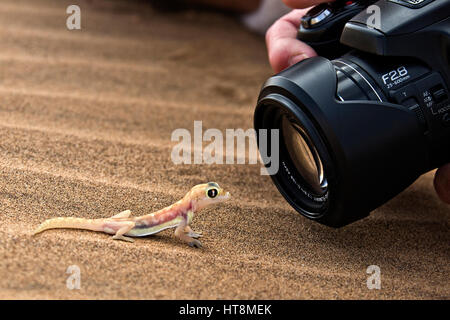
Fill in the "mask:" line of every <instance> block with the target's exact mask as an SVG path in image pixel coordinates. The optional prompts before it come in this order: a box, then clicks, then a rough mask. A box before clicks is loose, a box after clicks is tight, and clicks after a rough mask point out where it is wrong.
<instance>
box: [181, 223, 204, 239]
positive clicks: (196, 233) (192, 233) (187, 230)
mask: <svg viewBox="0 0 450 320" xmlns="http://www.w3.org/2000/svg"><path fill="white" fill-rule="evenodd" d="M184 232H185V233H186V234H187V235H188V236H189V237H192V238H195V239H197V238H200V237H202V233H201V232H200V231H194V230H192V229H191V227H190V226H188V225H187V226H186V227H184Z"/></svg>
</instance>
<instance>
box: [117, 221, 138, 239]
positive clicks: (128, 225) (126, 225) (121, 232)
mask: <svg viewBox="0 0 450 320" xmlns="http://www.w3.org/2000/svg"><path fill="white" fill-rule="evenodd" d="M134 226H135V223H134V222H124V223H123V227H121V228H120V229H119V230H117V232H116V234H115V235H113V237H112V238H113V239H114V240H123V241H128V242H134V239H133V238H130V237H125V236H124V234H125V233H127V232H128V231H130V230H131V229H133V228H134Z"/></svg>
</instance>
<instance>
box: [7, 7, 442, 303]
mask: <svg viewBox="0 0 450 320" xmlns="http://www.w3.org/2000/svg"><path fill="white" fill-rule="evenodd" d="M72 3H73V1H61V0H39V1H33V0H21V1H17V0H2V1H1V3H0V38H1V42H0V96H1V99H0V134H1V143H0V204H1V214H0V298H3V299H5V298H25V299H35V298H44V299H47V298H58V299H59V298H62V299H86V298H88V299H106V298H113V299H116V298H118V299H122V298H133V299H159V298H166V299H175V298H178V299H182V298H189V299H197V298H201V299H234V298H241V299H247V298H249V299H253V298H258V299H271V298H275V299H276V298H281V299H297V298H300V299H305V298H307V299H309V298H314V299H318V298H327V299H328V298H332V299H335V298H336V299H343V298H351V299H359V298H363V299H366V298H368V299H378V298H383V299H385V298H388V299H391V298H395V299H398V298H401V299H403V298H414V299H416V298H418V299H423V298H432V299H435V298H444V299H448V298H450V282H449V280H448V275H449V272H450V267H449V266H450V233H449V222H450V207H449V206H446V205H444V204H442V203H440V202H439V201H438V199H437V197H436V196H435V194H434V193H433V190H432V173H429V174H427V175H424V176H423V177H421V178H420V179H419V180H418V181H417V182H416V183H415V184H414V185H413V186H411V187H410V188H409V189H407V190H406V191H405V192H403V193H402V194H401V195H399V196H398V197H397V198H395V199H394V200H392V201H390V202H389V203H388V204H386V205H385V206H383V207H381V208H380V209H378V210H376V211H375V212H373V213H372V215H371V216H370V217H369V218H366V219H365V220H362V221H359V222H357V223H355V224H352V225H350V226H348V227H345V228H343V229H339V230H334V229H329V228H327V227H324V226H321V225H319V224H317V223H313V222H311V221H309V220H306V219H304V218H303V217H301V216H300V215H299V214H297V213H296V212H294V210H292V209H291V208H290V207H289V206H288V205H287V203H286V202H285V201H284V200H283V198H282V197H281V196H280V195H279V194H278V192H277V191H276V189H275V187H274V186H273V185H272V183H271V181H270V179H269V178H268V177H264V176H260V175H259V169H260V167H259V165H210V166H208V165H203V166H201V165H180V166H176V165H174V164H173V163H172V162H171V160H170V152H171V148H172V146H173V145H174V144H173V143H172V142H171V141H170V137H171V133H172V131H173V130H174V129H176V128H188V129H190V130H192V128H193V121H194V120H202V121H203V127H204V128H205V129H206V128H219V129H221V130H224V129H225V128H250V127H251V126H252V114H253V107H254V103H255V100H256V97H257V94H258V92H259V88H260V85H261V84H262V82H263V81H264V80H265V79H266V78H267V77H268V76H269V75H270V73H271V71H270V69H269V66H268V63H267V61H266V53H265V47H264V42H263V39H260V38H259V37H257V36H255V35H252V34H249V33H248V32H246V31H245V30H244V29H243V28H241V27H240V26H239V25H238V24H237V23H236V22H234V21H233V20H232V19H230V18H227V17H223V16H220V15H214V14H206V13H196V12H187V13H178V14H171V15H169V14H160V13H155V12H154V11H152V10H151V9H150V8H149V6H148V5H146V4H145V3H142V2H134V1H125V0H123V1H119V0H116V1H105V0H96V1H79V2H78V3H80V6H81V9H82V28H83V29H82V30H81V31H68V30H67V29H66V27H65V20H66V17H67V14H66V13H65V10H66V7H67V6H68V5H69V4H72ZM210 180H215V181H217V182H219V183H220V184H221V185H222V186H223V187H225V188H226V189H228V190H229V191H230V192H231V194H232V195H233V196H234V198H233V201H231V202H229V203H227V204H225V205H223V206H218V207H215V208H212V209H208V210H206V211H204V212H201V213H199V215H198V216H197V217H196V219H195V221H194V224H193V227H194V229H198V230H201V231H203V232H204V234H205V237H204V238H203V240H202V241H203V244H204V248H203V249H201V250H198V249H193V248H189V247H187V246H186V245H185V244H183V243H180V242H179V241H178V240H177V239H175V237H174V236H173V233H172V231H164V232H163V233H161V234H159V235H157V236H153V237H149V238H144V239H138V240H137V241H136V242H135V243H134V244H130V243H125V242H120V241H113V240H111V238H110V236H108V235H105V234H100V233H94V232H88V231H76V230H51V231H48V232H46V233H43V234H41V235H39V236H37V237H32V236H31V232H32V230H33V229H34V228H35V227H36V226H37V225H38V224H39V223H40V222H42V221H43V220H45V219H47V218H51V217H56V216H76V217H89V218H100V217H108V216H112V215H113V214H115V213H118V212H119V211H121V210H125V209H131V210H132V211H133V212H134V214H135V215H141V214H145V213H149V212H151V211H153V210H157V209H160V208H162V207H164V206H166V205H169V204H171V203H173V202H174V201H176V200H178V199H179V198H180V197H181V196H183V195H184V193H185V192H186V191H187V190H188V189H189V188H190V187H191V186H193V185H195V184H197V183H202V182H206V181H210ZM70 265H78V266H79V267H80V269H81V289H80V290H68V289H67V288H66V279H67V277H68V274H66V269H67V267H68V266H70ZM369 265H378V266H379V267H380V268H381V276H382V288H381V290H368V289H367V286H366V279H367V277H368V275H367V274H366V268H367V267H368V266H369Z"/></svg>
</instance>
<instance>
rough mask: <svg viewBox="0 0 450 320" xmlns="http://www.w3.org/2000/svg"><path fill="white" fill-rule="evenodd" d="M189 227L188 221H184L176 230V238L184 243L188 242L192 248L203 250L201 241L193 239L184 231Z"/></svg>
mask: <svg viewBox="0 0 450 320" xmlns="http://www.w3.org/2000/svg"><path fill="white" fill-rule="evenodd" d="M186 226H187V223H186V221H183V222H182V223H181V224H180V225H179V226H178V227H177V228H176V229H175V236H176V237H177V238H179V239H181V240H183V241H184V242H186V243H187V244H188V245H189V246H190V247H197V248H201V247H202V243H201V242H200V241H198V240H197V239H194V238H191V237H190V236H188V235H187V234H186V233H185V232H184V230H185V228H186Z"/></svg>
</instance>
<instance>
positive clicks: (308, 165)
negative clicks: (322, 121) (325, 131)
mask: <svg viewBox="0 0 450 320" xmlns="http://www.w3.org/2000/svg"><path fill="white" fill-rule="evenodd" d="M281 131H282V137H283V141H284V143H285V146H286V149H287V151H288V153H289V155H290V157H291V159H292V162H293V163H294V165H295V167H296V168H297V171H298V172H299V174H300V175H301V176H302V178H303V180H304V182H305V184H306V186H307V188H308V189H310V190H311V191H312V193H315V194H318V195H321V194H324V191H326V188H327V180H326V178H325V173H324V170H323V165H322V161H321V159H320V156H319V154H318V152H317V150H316V148H315V147H314V145H313V143H312V141H311V139H310V137H309V136H308V134H307V133H306V132H305V130H304V129H303V128H302V127H301V125H300V124H298V123H296V122H294V121H293V120H289V119H288V117H287V116H286V115H284V116H282V119H281Z"/></svg>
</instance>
